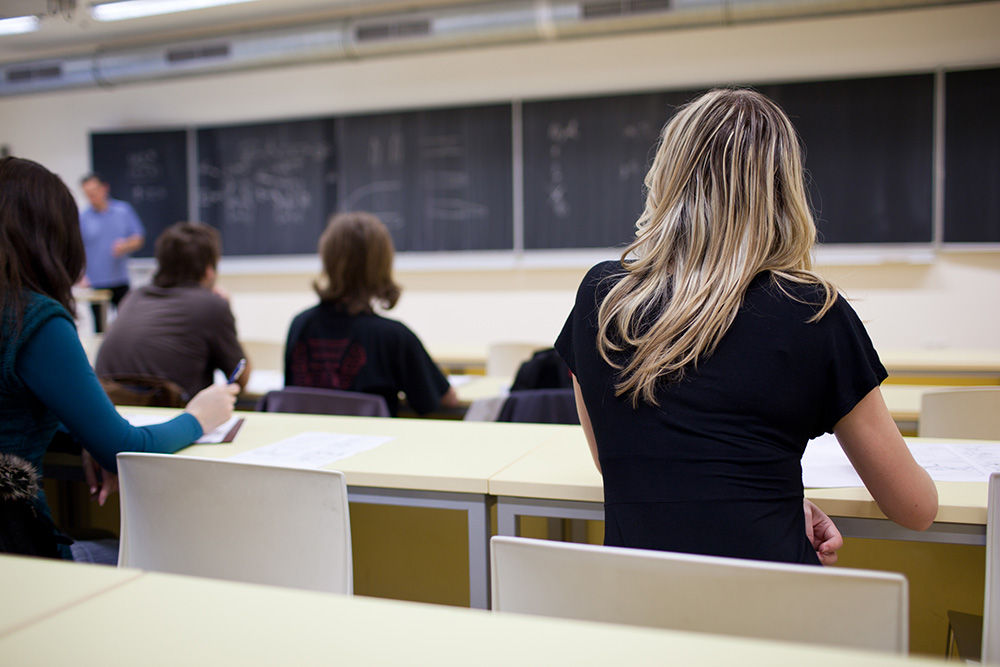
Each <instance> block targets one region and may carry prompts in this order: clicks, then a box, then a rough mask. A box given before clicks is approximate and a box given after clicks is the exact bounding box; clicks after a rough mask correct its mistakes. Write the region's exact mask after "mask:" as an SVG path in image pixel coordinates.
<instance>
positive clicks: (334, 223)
mask: <svg viewBox="0 0 1000 667" xmlns="http://www.w3.org/2000/svg"><path fill="white" fill-rule="evenodd" d="M393 254H394V248H393V245H392V237H391V236H390V235H389V230H388V229H386V227H385V225H384V224H383V223H382V221H381V220H379V219H378V218H377V217H376V216H374V215H372V214H370V213H363V212H353V213H342V214H339V215H335V216H333V218H331V220H330V223H329V225H328V226H327V228H326V230H325V231H324V232H323V235H322V236H321V237H320V240H319V255H320V258H321V259H322V261H323V276H322V279H321V281H320V282H318V283H315V284H314V285H313V287H314V288H315V290H316V293H317V294H318V295H319V298H320V303H319V305H317V306H315V307H313V308H310V309H309V310H306V311H304V312H302V313H299V314H298V315H297V316H296V317H295V319H294V320H293V321H292V324H291V326H290V327H289V329H288V342H287V344H286V346H285V386H287V387H318V388H323V389H340V390H345V391H357V392H362V393H366V394H379V395H381V396H383V397H385V400H386V403H387V404H388V406H389V411H390V412H391V413H392V414H393V415H394V416H395V415H396V414H397V412H398V410H399V393H400V392H402V393H403V394H405V395H406V402H407V403H408V404H409V406H410V408H412V409H413V410H414V411H415V412H417V413H418V414H426V413H428V412H433V411H434V410H436V409H438V408H439V407H441V408H451V407H455V406H456V405H457V404H458V399H457V398H456V396H455V390H454V389H453V388H452V387H451V385H450V384H449V383H448V379H447V378H446V377H445V376H444V374H442V373H441V370H440V369H439V368H438V367H437V366H436V365H435V364H434V361H433V360H432V359H431V357H430V355H428V354H427V351H426V350H425V349H424V346H423V345H422V344H421V343H420V340H419V339H418V338H417V336H416V335H415V334H414V333H413V332H412V331H410V329H409V328H407V326H406V325H405V324H403V323H401V322H397V321H395V320H390V319H388V318H385V317H382V316H381V315H378V314H376V313H375V310H374V304H376V303H377V304H378V305H380V306H381V307H382V308H385V309H387V310H388V309H390V308H392V307H393V306H395V305H396V301H397V300H398V299H399V295H400V288H399V286H398V285H397V284H396V283H395V282H394V281H393V279H392V259H393Z"/></svg>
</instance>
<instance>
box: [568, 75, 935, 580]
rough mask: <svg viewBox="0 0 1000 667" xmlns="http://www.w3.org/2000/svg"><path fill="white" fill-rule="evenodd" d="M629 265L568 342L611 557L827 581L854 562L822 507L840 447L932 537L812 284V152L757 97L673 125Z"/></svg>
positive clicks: (576, 322) (710, 96) (715, 97)
mask: <svg viewBox="0 0 1000 667" xmlns="http://www.w3.org/2000/svg"><path fill="white" fill-rule="evenodd" d="M646 188H647V196H646V207H645V211H644V212H643V213H642V215H641V216H640V218H639V220H638V222H637V223H636V228H637V229H636V238H635V241H634V242H633V243H632V244H631V245H630V246H629V247H628V249H627V250H626V252H625V253H624V254H623V256H622V260H621V261H620V262H605V263H602V264H599V265H597V266H595V267H594V268H593V269H591V270H590V272H589V273H588V275H587V276H586V278H584V280H583V283H582V284H581V286H580V289H579V292H578V294H577V298H576V305H575V307H574V309H573V312H572V313H571V314H570V316H569V319H568V320H567V322H566V325H565V327H564V329H563V331H562V333H561V334H560V336H559V339H558V341H557V342H556V349H557V350H558V351H559V353H560V355H561V356H562V357H563V359H564V360H565V361H566V363H567V364H568V365H569V367H570V369H571V371H572V373H573V375H574V383H575V390H576V395H577V406H578V411H579V413H580V421H581V423H582V424H583V427H584V430H585V432H586V434H587V437H588V441H589V443H590V448H591V452H592V454H593V456H594V461H595V462H596V464H597V466H598V468H599V469H601V471H602V473H603V476H604V493H605V516H606V532H605V543H606V544H609V545H617V546H629V547H640V548H648V549H660V550H666V551H681V552H689V553H701V554H710V555H718V556H734V557H743V558H753V559H760V560H774V561H786V562H801V563H818V562H832V561H833V560H835V559H836V549H837V548H838V547H839V546H840V545H841V544H842V540H841V538H840V535H839V533H838V532H837V530H836V528H835V527H834V526H833V524H832V523H831V522H830V521H829V519H828V518H827V517H826V516H825V515H823V514H822V513H821V512H819V511H818V509H816V508H815V507H814V506H813V505H812V504H811V503H809V502H808V501H804V499H803V488H802V473H801V464H800V459H801V457H802V453H803V451H804V450H805V446H806V442H807V441H808V440H809V439H810V438H813V437H816V436H818V435H820V434H822V433H824V432H829V431H832V432H833V433H835V434H836V436H837V438H838V439H839V440H840V443H841V445H842V446H843V448H844V450H845V452H846V453H847V455H848V457H849V458H850V459H851V461H852V463H853V464H854V466H855V468H856V469H857V470H858V473H859V474H860V476H861V478H862V479H863V480H864V482H865V485H866V486H867V487H868V489H869V491H870V492H871V493H872V496H873V497H874V498H875V500H876V502H877V503H878V505H879V507H880V508H881V509H882V511H883V512H885V514H886V515H887V516H888V517H889V518H890V519H892V520H893V521H896V522H897V523H899V524H901V525H903V526H906V527H908V528H912V529H916V530H923V529H925V528H927V527H928V526H929V525H930V524H931V522H932V521H933V520H934V516H935V514H936V512H937V491H936V488H935V486H934V484H933V482H932V481H931V479H930V477H929V476H928V475H927V473H926V472H925V471H924V470H923V469H922V468H921V467H920V466H918V465H917V464H916V463H915V462H914V460H913V457H912V456H911V455H910V452H909V450H908V449H907V447H906V444H905V443H904V442H903V439H902V437H901V436H900V434H899V431H898V429H897V428H896V426H895V424H894V422H893V421H892V419H891V417H890V415H889V412H888V410H887V409H886V407H885V403H884V402H883V400H882V395H881V393H880V391H879V384H880V383H881V382H882V380H884V379H885V377H886V371H885V369H884V368H883V367H882V364H881V363H880V362H879V359H878V355H877V354H876V352H875V350H874V348H873V346H872V343H871V340H870V339H869V338H868V334H867V333H866V331H865V329H864V326H863V325H862V324H861V322H860V320H859V319H858V317H857V315H856V314H855V313H854V310H853V309H852V308H851V306H850V305H849V304H848V303H847V300H846V299H845V298H843V297H842V296H840V295H839V294H838V293H837V291H836V289H835V288H834V287H833V286H832V285H831V284H830V283H828V282H827V281H826V280H824V279H823V278H821V277H820V276H819V275H817V274H816V273H814V272H813V271H812V268H811V258H810V253H811V251H812V248H813V244H814V242H815V238H816V228H815V224H814V222H813V219H812V215H811V213H810V209H809V204H808V201H807V196H806V190H805V186H804V183H803V168H802V160H801V156H800V149H799V144H798V137H797V135H796V133H795V130H794V128H793V127H792V125H791V122H790V121H789V120H788V118H787V117H786V116H785V114H784V112H782V110H781V109H780V108H779V107H778V106H777V105H776V104H775V103H774V102H772V101H771V100H769V99H767V98H766V97H764V96H763V95H760V94H758V93H755V92H753V91H749V90H730V89H727V90H714V91H711V92H709V93H707V94H705V95H703V96H701V97H699V98H698V99H696V100H694V101H693V102H691V103H690V104H689V105H687V106H685V107H682V108H681V109H680V110H678V111H677V113H676V114H675V115H674V117H673V118H672V119H671V120H670V122H669V123H667V125H666V127H665V128H664V130H663V134H662V138H661V143H660V145H659V148H658V150H657V153H656V157H655V159H654V161H653V165H652V167H651V169H650V170H649V173H648V174H647V176H646Z"/></svg>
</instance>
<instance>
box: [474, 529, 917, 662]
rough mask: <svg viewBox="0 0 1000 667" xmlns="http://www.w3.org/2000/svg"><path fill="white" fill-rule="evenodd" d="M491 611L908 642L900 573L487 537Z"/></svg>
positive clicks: (840, 642) (785, 636) (759, 634)
mask: <svg viewBox="0 0 1000 667" xmlns="http://www.w3.org/2000/svg"><path fill="white" fill-rule="evenodd" d="M490 551H491V553H490V555H491V559H492V566H493V570H492V586H493V591H492V592H493V610H494V611H503V612H520V613H526V614H539V615H542V616H558V617H563V618H574V619H581V620H590V621H604V622H609V623H623V624H628V625H641V626H650V627H658V628H670V629H675V630H686V631H697V632H711V633H716V634H725V635H736V636H741V637H756V638H762V639H779V640H789V641H800V642H811V643H819V644H830V645H836V646H844V647H853V648H863V649H875V650H884V651H893V652H896V653H901V654H905V653H906V652H907V650H908V634H909V633H908V619H909V611H908V609H909V608H908V589H907V582H906V579H905V577H903V576H902V575H900V574H890V573H883V572H870V571H866V570H848V569H846V568H823V567H817V566H811V565H790V564H783V563H766V562H762V561H750V560H740V559H734V558H718V557H711V556H697V555H691V554H677V553H667V552H662V551H647V550H641V549H622V548H617V547H602V546H595V545H590V544H571V543H564V542H550V541H547V540H530V539H524V538H514V537H494V538H493V540H492V542H491V544H490Z"/></svg>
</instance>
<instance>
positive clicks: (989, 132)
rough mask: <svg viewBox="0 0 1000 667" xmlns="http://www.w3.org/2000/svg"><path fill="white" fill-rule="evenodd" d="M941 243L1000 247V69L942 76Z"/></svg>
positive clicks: (949, 73)
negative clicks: (999, 109) (999, 107)
mask: <svg viewBox="0 0 1000 667" xmlns="http://www.w3.org/2000/svg"><path fill="white" fill-rule="evenodd" d="M944 89H945V100H946V101H945V179H944V183H945V185H944V211H945V215H944V240H945V241H947V242H978V243H997V242H1000V123H998V122H997V111H996V106H997V100H1000V69H982V70H973V71H966V72H948V73H947V74H946V75H945V88H944Z"/></svg>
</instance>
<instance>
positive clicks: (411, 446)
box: [123, 408, 578, 493]
mask: <svg viewBox="0 0 1000 667" xmlns="http://www.w3.org/2000/svg"><path fill="white" fill-rule="evenodd" d="M127 410H128V411H131V410H132V408H128V409H127ZM147 410H148V409H147ZM123 411H125V410H123ZM238 414H239V416H241V417H243V418H244V419H245V420H246V421H245V423H244V424H243V427H242V428H241V429H240V431H239V434H238V435H237V437H236V439H235V440H234V441H233V442H232V443H229V444H217V445H193V446H191V447H188V448H186V449H184V450H182V451H181V452H180V453H181V454H184V455H187V456H204V457H207V458H227V457H229V456H233V455H235V454H239V453H241V452H245V451H248V450H251V449H255V448H258V447H261V446H264V445H268V444H271V443H274V442H277V441H279V440H282V439H284V438H288V437H291V436H294V435H297V434H299V433H304V432H327V433H351V434H365V435H382V436H392V438H393V439H392V440H390V441H389V442H386V443H385V444H382V445H379V446H378V447H376V448H375V449H372V450H369V451H366V452H362V453H360V454H355V455H354V456H350V457H348V458H345V459H342V460H340V461H336V462H334V463H331V464H329V465H327V466H325V467H326V468H329V469H331V470H340V471H342V472H343V473H344V474H345V475H346V476H347V483H348V484H349V485H353V486H368V487H380V488H394V489H411V490H425V491H449V492H465V493H487V492H488V490H489V487H488V480H489V478H490V477H491V476H492V475H494V474H496V473H497V472H499V471H501V470H503V469H504V468H506V467H507V466H509V465H510V464H512V463H513V462H515V461H517V460H518V459H519V458H521V457H522V456H524V455H525V454H527V453H528V452H530V451H531V450H533V449H534V448H536V447H538V446H540V445H541V444H542V443H543V442H545V441H546V440H547V439H548V438H550V437H552V435H554V434H557V433H560V432H564V431H570V432H572V431H576V430H578V427H573V426H561V425H549V424H499V423H495V422H464V421H452V420H438V419H372V418H364V417H332V416H325V415H299V414H277V413H263V412H246V413H238Z"/></svg>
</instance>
